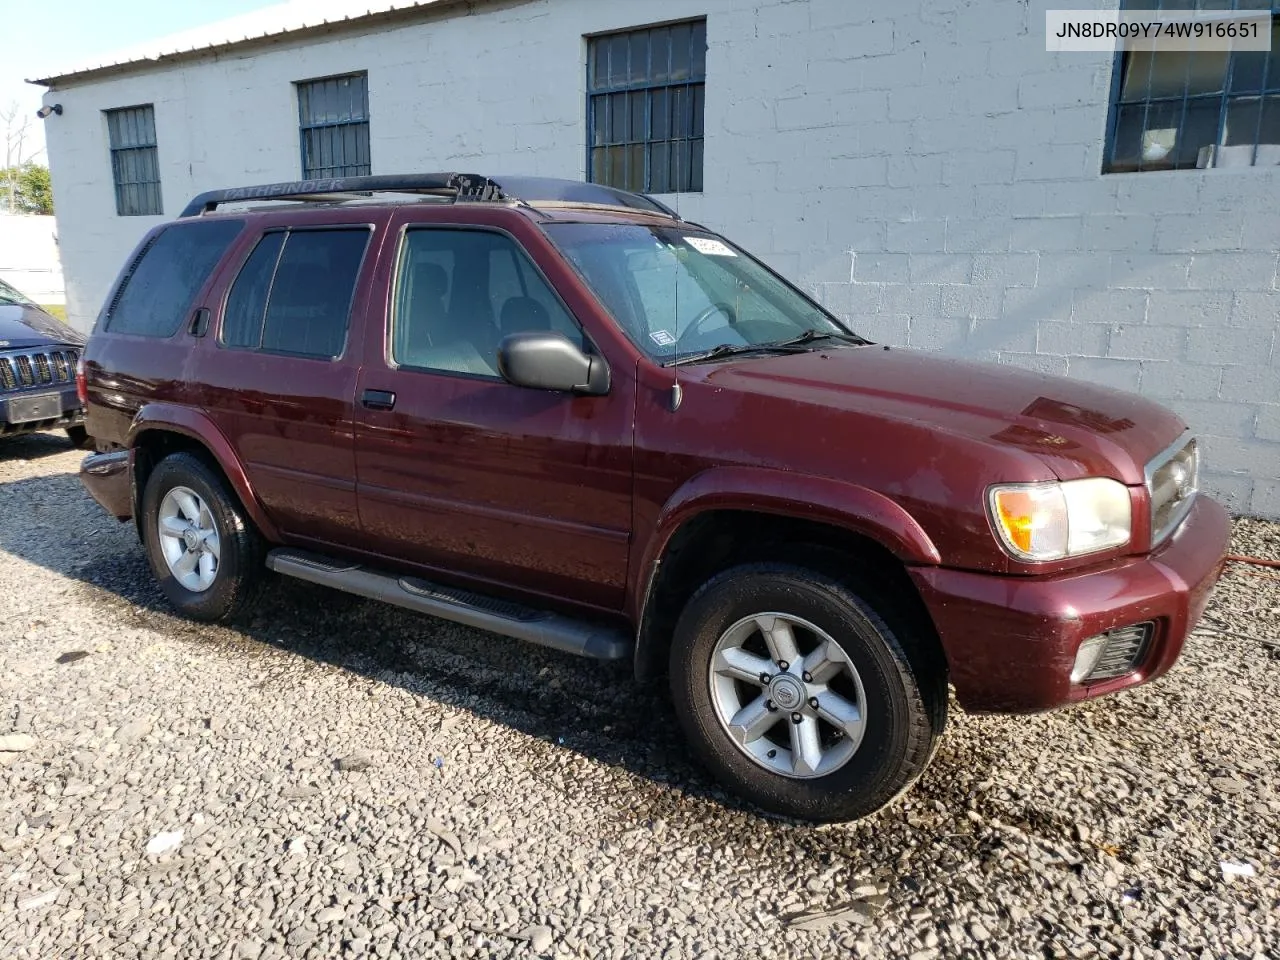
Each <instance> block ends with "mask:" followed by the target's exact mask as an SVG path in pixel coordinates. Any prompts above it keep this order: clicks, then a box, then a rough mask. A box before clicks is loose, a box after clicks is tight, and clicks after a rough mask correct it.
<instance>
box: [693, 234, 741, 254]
mask: <svg viewBox="0 0 1280 960" xmlns="http://www.w3.org/2000/svg"><path fill="white" fill-rule="evenodd" d="M684 242H685V243H687V244H689V246H691V247H693V249H695V250H697V251H698V252H699V253H705V254H706V255H707V256H709V257H736V256H737V254H736V253H734V252H733V251H732V250H730V249H729V248H728V247H727V246H725V245H724V243H722V242H721V241H719V240H712V239H711V238H710V237H685V238H684Z"/></svg>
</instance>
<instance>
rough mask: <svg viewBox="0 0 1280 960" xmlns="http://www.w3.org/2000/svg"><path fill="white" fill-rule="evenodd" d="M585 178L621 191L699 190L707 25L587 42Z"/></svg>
mask: <svg viewBox="0 0 1280 960" xmlns="http://www.w3.org/2000/svg"><path fill="white" fill-rule="evenodd" d="M588 47H589V50H588V60H587V129H588V131H589V134H588V135H589V137H590V145H591V153H590V157H589V160H588V163H587V179H588V180H590V181H591V182H592V183H603V184H607V185H609V186H611V187H620V188H621V189H624V190H635V191H640V192H645V193H684V192H690V191H693V192H700V191H701V190H702V131H703V126H702V116H703V101H704V89H705V86H706V77H707V22H706V21H705V20H691V21H688V22H686V23H673V24H668V25H666V26H661V27H648V28H645V29H642V30H629V31H627V32H625V33H610V34H604V35H601V36H595V37H590V38H588Z"/></svg>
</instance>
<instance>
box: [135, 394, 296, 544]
mask: <svg viewBox="0 0 1280 960" xmlns="http://www.w3.org/2000/svg"><path fill="white" fill-rule="evenodd" d="M150 430H157V431H162V432H165V433H179V434H182V435H183V436H185V437H190V438H191V439H192V440H195V441H196V442H198V443H199V444H200V445H201V446H203V447H204V448H205V449H206V450H208V451H209V453H210V455H211V456H212V457H213V459H214V460H215V461H216V462H217V464H218V466H219V468H221V470H222V473H223V475H224V476H226V478H227V480H228V481H230V483H231V487H232V489H233V490H235V492H236V496H238V497H239V498H240V503H241V504H243V506H244V509H245V512H246V513H247V514H248V515H249V519H251V520H252V521H253V522H254V525H255V526H257V528H258V529H259V530H260V531H261V532H262V535H263V536H264V537H266V538H267V539H268V540H271V541H276V542H278V541H279V533H278V531H277V530H276V526H275V524H274V523H272V522H271V519H270V518H269V517H268V516H267V515H266V512H265V511H264V510H263V509H262V504H261V503H259V502H258V497H257V495H256V494H255V493H254V492H253V484H251V483H250V482H249V478H248V476H247V475H246V474H245V472H244V467H243V465H242V464H241V463H240V458H239V457H237V456H236V454H235V451H234V450H233V449H232V448H231V443H230V441H228V440H227V438H226V436H225V435H224V434H223V432H222V431H221V430H219V429H218V427H217V425H216V424H215V423H214V422H213V421H212V420H211V419H210V418H209V417H207V416H205V414H203V413H200V412H199V411H198V410H193V409H191V408H190V407H183V406H179V405H177V404H173V403H148V404H146V405H145V406H143V407H142V408H141V409H139V410H138V412H137V413H136V414H135V415H134V418H133V422H132V423H130V425H129V433H128V436H127V437H126V438H125V446H127V447H128V448H129V450H130V451H131V452H132V451H133V450H134V448H135V447H136V446H137V443H138V438H139V437H140V436H141V435H142V434H144V433H146V432H148V431H150ZM135 487H136V481H135ZM141 495H142V492H141V491H140V490H139V491H136V498H137V499H139V500H140V499H141ZM136 512H137V510H135V513H136Z"/></svg>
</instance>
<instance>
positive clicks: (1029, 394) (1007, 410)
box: [681, 346, 1186, 484]
mask: <svg viewBox="0 0 1280 960" xmlns="http://www.w3.org/2000/svg"><path fill="white" fill-rule="evenodd" d="M689 369H691V368H687V367H686V368H684V370H682V371H681V372H682V373H684V371H685V370H689ZM701 369H702V370H703V371H705V377H706V380H707V381H708V383H712V384H714V385H715V386H717V387H720V388H725V389H734V390H742V391H749V392H751V393H756V394H769V395H774V396H778V397H782V398H785V399H787V400H790V401H792V402H799V403H807V404H815V405H821V406H823V407H826V408H835V409H848V410H850V411H855V410H856V411H857V412H858V413H860V414H863V415H873V416H876V415H878V416H883V417H885V418H887V419H897V420H909V421H912V422H914V423H916V424H919V425H922V426H924V427H927V428H929V429H931V430H935V431H938V432H940V433H950V434H959V435H962V436H966V437H970V438H974V439H978V440H982V441H984V442H990V443H994V444H999V445H1005V446H1013V447H1018V448H1021V449H1023V450H1026V451H1029V452H1031V453H1034V454H1036V455H1037V456H1038V457H1040V458H1041V459H1042V460H1043V461H1044V462H1045V463H1046V464H1047V465H1048V467H1049V469H1051V470H1052V471H1053V472H1054V474H1055V475H1057V476H1058V478H1059V479H1062V480H1073V479H1076V478H1079V477H1086V476H1111V477H1115V478H1116V479H1118V480H1121V481H1123V482H1124V483H1129V484H1138V483H1142V482H1143V479H1144V476H1143V469H1144V467H1145V465H1146V463H1147V461H1149V460H1150V459H1151V458H1152V457H1154V456H1155V455H1156V454H1157V453H1160V452H1161V451H1162V450H1164V449H1165V448H1166V447H1168V446H1169V444H1171V443H1172V442H1173V441H1174V440H1175V439H1176V438H1177V437H1178V435H1179V434H1181V433H1182V432H1183V431H1184V430H1185V429H1186V425H1185V424H1184V423H1183V422H1182V421H1181V420H1180V419H1179V418H1178V417H1177V415H1176V414H1174V413H1173V412H1172V411H1170V410H1168V409H1166V408H1164V407H1162V406H1160V405H1158V404H1155V403H1152V402H1150V401H1149V400H1145V399H1143V398H1142V397H1139V396H1137V395H1136V394H1131V393H1125V392H1123V391H1119V390H1111V389H1108V388H1106V387H1099V386H1095V385H1093V384H1089V383H1085V382H1083V381H1079V380H1071V379H1067V378H1065V377H1052V376H1047V375H1045V374H1039V373H1032V372H1030V371H1026V370H1021V369H1019V368H1016V367H1009V366H1004V365H999V364H989V363H972V362H966V361H960V360H952V359H947V358H944V357H942V356H940V355H936V354H929V353H922V352H919V351H915V350H906V349H898V348H894V349H885V348H883V347H880V346H868V347H846V348H841V349H833V350H827V351H813V352H810V353H801V354H788V355H784V356H778V357H766V358H761V357H756V358H752V359H749V360H742V361H738V362H732V363H729V364H722V365H706V366H703V367H702V368H701Z"/></svg>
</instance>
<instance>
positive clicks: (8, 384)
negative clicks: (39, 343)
mask: <svg viewBox="0 0 1280 960" xmlns="http://www.w3.org/2000/svg"><path fill="white" fill-rule="evenodd" d="M78 358H79V354H78V352H77V351H76V350H74V349H71V348H67V347H41V348H40V349H38V350H21V351H15V350H9V351H6V352H5V353H4V354H3V355H0V390H25V389H28V388H32V387H48V386H55V385H57V384H61V383H74V382H75V379H76V360H77V359H78Z"/></svg>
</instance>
